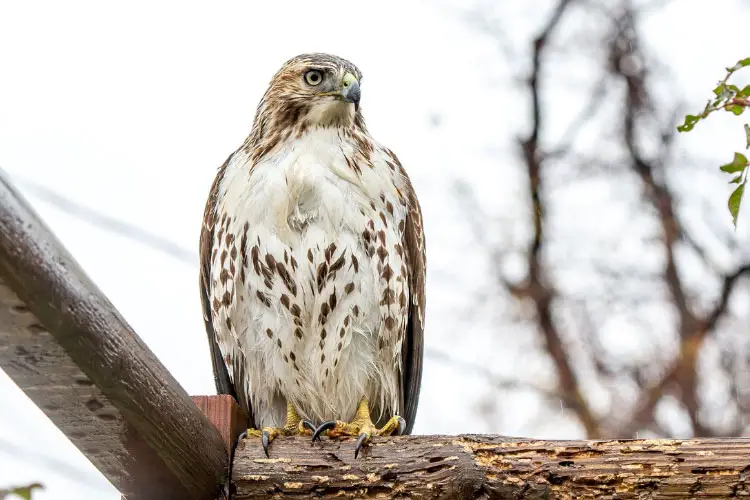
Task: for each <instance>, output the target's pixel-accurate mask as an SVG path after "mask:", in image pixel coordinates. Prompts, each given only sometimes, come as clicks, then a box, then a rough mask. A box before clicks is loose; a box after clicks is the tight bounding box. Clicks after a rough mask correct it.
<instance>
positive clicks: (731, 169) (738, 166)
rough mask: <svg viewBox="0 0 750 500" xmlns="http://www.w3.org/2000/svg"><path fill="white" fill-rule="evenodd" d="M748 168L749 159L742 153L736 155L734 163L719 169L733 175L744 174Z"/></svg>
mask: <svg viewBox="0 0 750 500" xmlns="http://www.w3.org/2000/svg"><path fill="white" fill-rule="evenodd" d="M745 167H747V157H746V156H745V155H743V154H742V153H734V159H733V160H732V163H727V164H726V165H722V166H721V167H719V168H720V169H721V171H722V172H727V173H729V174H733V173H736V172H742V171H743V170H745Z"/></svg>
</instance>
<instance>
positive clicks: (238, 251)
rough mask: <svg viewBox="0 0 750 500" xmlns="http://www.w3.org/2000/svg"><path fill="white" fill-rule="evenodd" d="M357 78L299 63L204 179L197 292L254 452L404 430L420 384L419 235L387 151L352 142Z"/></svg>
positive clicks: (326, 63) (340, 69)
mask: <svg viewBox="0 0 750 500" xmlns="http://www.w3.org/2000/svg"><path fill="white" fill-rule="evenodd" d="M361 80H362V74H361V72H360V70H359V69H358V68H357V67H356V66H355V65H354V64H352V63H351V62H349V61H347V60H345V59H342V58H340V57H336V56H333V55H328V54H319V53H315V54H302V55H299V56H297V57H294V58H292V59H290V60H289V61H287V62H286V63H285V64H284V65H283V66H282V67H281V69H280V70H279V71H278V72H277V73H276V74H275V76H274V77H273V78H272V80H271V82H270V84H269V86H268V88H267V90H266V92H265V94H264V96H263V98H262V100H261V101H260V103H259V105H258V108H257V110H256V114H255V119H254V121H253V125H252V129H251V132H250V135H249V136H248V137H247V139H246V140H245V142H244V143H243V144H242V145H241V146H240V147H239V148H238V149H237V150H236V151H235V152H234V153H232V154H231V155H230V156H229V158H228V159H227V160H226V162H225V163H224V164H223V165H222V166H221V167H220V168H219V170H218V173H217V175H216V178H215V180H214V182H213V185H212V187H211V190H210V193H209V197H208V202H207V204H206V209H205V214H204V221H203V227H202V231H201V236H200V290H201V298H202V303H203V313H204V320H205V326H206V330H207V333H208V338H209V344H210V347H211V357H212V361H213V370H214V378H215V382H216V388H217V391H218V393H219V394H231V395H233V396H234V397H235V398H236V399H237V401H238V402H239V404H240V406H241V407H242V408H243V409H244V410H245V411H246V412H247V414H248V415H249V417H250V423H251V426H252V428H251V429H249V430H248V435H250V436H255V437H260V438H261V441H262V444H263V448H264V450H265V453H266V455H268V445H269V443H270V442H271V441H272V440H273V439H274V438H275V437H276V436H279V435H293V434H305V435H312V439H313V440H315V439H317V438H319V437H320V436H321V435H323V434H325V435H327V436H329V437H335V436H357V437H358V439H357V442H356V447H355V457H356V456H357V453H358V452H359V451H360V449H361V448H362V446H364V445H365V444H367V443H368V442H369V440H370V438H371V437H372V436H374V435H390V434H408V433H410V432H411V429H412V426H413V424H414V418H415V416H416V411H417V403H418V399H419V390H420V382H421V377H422V344H423V340H422V339H423V331H424V320H425V318H424V315H425V239H424V233H423V229H422V215H421V209H420V205H419V202H418V201H417V196H416V194H415V192H414V189H413V187H412V185H411V181H410V180H409V177H408V176H407V174H406V171H405V170H404V168H403V167H402V166H401V163H400V162H399V160H398V158H397V157H396V155H395V154H394V153H393V152H392V151H391V150H390V149H388V148H386V147H385V146H383V145H381V144H380V143H378V142H377V141H375V140H374V139H373V138H372V137H371V136H370V134H369V133H368V131H367V128H366V126H365V120H364V118H363V115H362V109H361V108H360V106H359V102H360V83H361Z"/></svg>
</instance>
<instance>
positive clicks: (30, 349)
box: [0, 171, 229, 500]
mask: <svg viewBox="0 0 750 500" xmlns="http://www.w3.org/2000/svg"><path fill="white" fill-rule="evenodd" d="M0 367H1V368H2V369H3V370H4V371H5V372H6V373H7V374H8V375H9V376H10V377H11V378H12V379H13V380H14V381H15V383H16V384H18V386H19V387H20V388H21V389H22V390H23V391H24V392H25V393H26V394H27V395H28V396H29V397H30V398H31V400H32V401H34V403H35V404H36V405H37V406H38V407H39V408H40V409H41V410H42V411H43V412H44V413H45V414H46V415H47V416H48V417H49V418H50V419H51V420H52V422H54V424H55V425H56V426H57V427H58V428H59V429H60V430H61V431H62V432H63V433H64V434H65V435H66V436H67V437H68V438H69V439H70V440H71V441H72V442H73V444H75V445H76V446H77V447H78V449H80V450H81V452H82V453H83V454H84V455H86V457H88V459H89V460H90V461H91V462H92V463H93V464H94V465H95V466H96V467H97V468H98V469H99V471H101V473H102V474H104V476H105V477H106V478H107V479H108V480H109V481H110V482H111V483H112V484H113V485H114V486H115V487H116V488H117V489H118V490H119V491H120V492H121V493H122V494H123V495H124V496H125V497H127V498H128V499H138V500H141V499H152V498H153V499H157V498H158V499H162V498H181V499H182V498H185V499H214V498H216V497H217V496H218V495H219V494H220V493H221V491H222V488H223V486H224V484H225V482H226V479H227V476H228V467H229V456H228V454H227V451H226V448H225V444H224V442H223V441H222V437H221V436H220V434H219V432H218V431H217V430H216V429H215V428H214V426H213V425H211V423H210V422H209V421H208V419H207V418H206V417H205V415H204V414H203V412H202V411H201V409H199V408H198V406H196V405H195V403H194V402H193V401H191V399H190V397H189V396H188V394H187V393H186V392H185V390H184V389H183V388H182V387H181V386H180V385H179V384H178V383H177V381H176V380H175V379H174V377H173V376H172V375H171V374H170V373H169V372H168V371H167V369H166V368H165V367H164V366H163V365H162V364H161V363H160V362H159V360H158V359H157V358H156V356H155V355H154V354H153V353H152V352H151V350H150V349H149V348H148V347H147V346H146V345H145V344H144V343H143V341H142V340H141V339H140V338H139V337H138V335H137V334H136V333H135V332H134V331H133V330H132V329H131V328H130V326H129V325H128V324H127V323H126V322H125V320H124V319H123V318H122V316H120V314H119V313H118V312H117V310H116V309H115V307H114V306H113V305H112V304H111V303H110V302H109V300H107V298H106V297H105V296H104V294H102V292H101V291H100V290H99V289H98V287H97V286H96V285H95V284H94V283H93V282H92V281H91V280H90V279H89V278H88V276H86V274H85V273H84V272H83V271H82V270H81V268H80V266H79V265H78V264H77V263H76V261H75V260H74V259H73V257H72V256H71V255H70V254H69V253H68V252H67V251H66V250H65V248H64V247H63V246H62V244H61V243H60V242H59V241H58V240H57V238H56V237H55V236H54V235H53V234H52V233H51V232H50V231H49V229H48V228H47V227H46V226H45V224H44V223H43V222H42V221H41V219H40V218H39V216H38V215H37V214H36V213H35V212H34V211H33V209H31V207H30V206H29V205H28V204H27V202H26V201H25V200H24V198H23V197H22V196H21V195H20V194H19V193H18V192H17V191H16V190H15V189H14V188H13V186H12V184H11V183H10V181H9V180H8V178H7V177H6V176H5V175H4V174H3V172H2V171H0Z"/></svg>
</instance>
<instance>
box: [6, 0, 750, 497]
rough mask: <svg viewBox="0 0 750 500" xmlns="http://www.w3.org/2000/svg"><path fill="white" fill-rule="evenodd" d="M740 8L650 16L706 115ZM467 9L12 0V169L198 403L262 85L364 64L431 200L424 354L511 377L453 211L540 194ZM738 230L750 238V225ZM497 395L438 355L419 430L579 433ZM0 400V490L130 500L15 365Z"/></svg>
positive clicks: (391, 130)
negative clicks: (473, 200)
mask: <svg viewBox="0 0 750 500" xmlns="http://www.w3.org/2000/svg"><path fill="white" fill-rule="evenodd" d="M739 3H740V2H738V1H735V0H714V1H713V2H711V3H710V9H709V7H708V6H707V4H706V1H705V0H683V1H675V2H673V4H672V6H671V7H669V8H668V9H667V10H665V11H664V12H662V13H660V14H659V15H658V16H655V17H654V18H653V19H650V20H649V22H648V23H647V29H648V32H647V35H648V37H649V41H650V42H652V44H653V46H651V47H650V49H651V50H652V51H653V52H654V53H656V54H658V55H659V57H661V58H663V60H664V61H666V62H668V64H669V67H670V70H671V71H672V72H673V73H674V75H676V77H677V81H679V82H680V86H681V88H680V89H678V92H679V93H680V94H681V95H682V97H684V98H685V99H688V100H692V102H693V103H695V106H700V105H702V104H703V102H704V101H705V99H706V98H707V92H710V89H711V88H713V87H712V85H713V84H714V82H715V80H717V79H718V78H720V77H721V76H723V75H722V73H723V66H724V65H727V64H731V63H733V62H735V61H736V60H737V59H740V58H741V57H745V56H748V55H750V54H748V53H743V50H745V49H746V48H747V47H748V45H747V34H746V32H745V33H744V34H743V33H741V32H740V31H741V30H739V29H736V30H733V29H727V28H726V26H725V23H724V22H723V21H722V22H718V21H717V22H707V19H706V16H707V15H708V13H715V12H721V13H723V14H721V17H722V19H728V18H731V19H733V20H734V22H735V23H736V25H738V26H739V25H743V26H749V25H750V15H749V14H748V11H749V10H750V9H746V10H740V9H739V8H738V7H737V6H738V5H739ZM505 4H507V6H505V7H503V8H504V9H505V11H501V12H500V14H501V15H500V16H499V18H498V19H497V22H498V26H503V29H504V30H506V31H505V32H504V33H503V36H504V37H507V39H511V40H512V39H520V38H521V37H522V36H524V35H527V34H528V33H531V32H532V31H533V30H534V29H536V28H537V27H538V26H539V25H540V24H541V23H542V22H544V21H545V20H546V12H547V6H548V5H549V4H550V2H547V1H541V0H540V1H536V2H521V1H520V0H519V1H517V2H505ZM467 9H469V6H468V4H462V3H461V2H459V1H458V0H456V1H454V2H453V3H449V2H443V3H438V2H427V1H423V2H421V1H393V0H388V1H385V0H380V1H378V2H368V3H365V2H353V1H351V0H348V1H346V2H342V1H326V2H304V1H284V2H282V1H279V2H240V1H226V2H221V3H219V2H211V3H209V2H203V3H197V2H184V1H181V2H167V1H164V2H158V3H157V2H145V1H134V2H123V3H114V2H101V1H98V2H97V1H89V2H85V1H80V0H68V1H65V2H53V1H49V2H39V1H24V2H11V1H6V0H0V168H2V169H3V170H5V171H6V172H7V173H9V174H10V175H11V177H12V178H13V179H14V181H15V182H16V183H17V184H18V186H19V187H20V188H21V190H22V191H23V192H24V193H26V194H27V196H28V199H29V201H30V202H31V203H32V204H33V206H34V207H35V208H36V209H37V210H38V211H39V212H40V214H41V215H42V216H43V218H44V219H45V221H46V222H47V223H48V224H49V226H50V227H51V228H52V230H53V231H54V232H55V233H56V234H57V235H58V237H59V238H60V239H61V240H62V241H63V242H64V244H65V245H66V246H67V247H68V248H69V249H70V250H71V252H72V253H73V255H74V256H75V257H76V258H77V259H78V261H79V262H80V264H81V265H82V266H83V268H84V269H85V270H86V271H87V272H88V273H89V274H90V276H91V277H92V278H93V279H94V281H95V282H96V283H97V284H98V285H99V286H100V287H101V289H102V290H103V291H104V293H105V294H106V295H107V296H108V297H109V298H110V299H111V301H112V302H113V303H114V304H115V305H116V306H117V307H118V309H119V310H120V311H121V312H122V313H123V315H124V317H125V318H126V319H127V321H128V322H130V324H131V325H132V326H133V327H134V328H135V330H136V331H137V332H138V333H139V335H140V336H141V337H142V338H143V339H144V340H145V341H146V343H147V344H148V346H149V347H150V348H151V349H152V350H153V351H154V352H155V353H156V355H157V356H158V357H159V358H160V359H161V360H162V362H163V363H164V364H165V365H166V366H167V368H168V369H169V370H170V371H171V372H172V373H173V374H174V375H175V377H176V378H177V380H178V381H179V382H180V383H181V384H182V385H183V387H184V388H185V389H186V390H187V392H188V393H190V394H194V395H197V394H211V393H213V392H214V387H213V380H212V375H211V367H210V364H209V357H208V352H207V342H206V335H205V332H204V330H203V322H202V319H201V309H200V303H199V294H198V284H197V283H198V282H197V243H198V235H199V231H200V223H201V218H202V211H203V207H204V204H205V200H206V196H207V193H208V189H209V187H210V184H211V181H212V179H213V177H214V175H215V172H216V168H217V167H218V166H219V165H220V164H221V163H222V162H223V161H224V159H225V158H226V157H227V156H228V155H229V153H231V152H232V151H233V150H234V149H235V148H236V147H237V146H238V145H239V144H240V143H241V142H242V141H243V140H244V138H245V136H246V135H247V134H248V132H249V130H250V125H251V122H252V118H253V113H254V110H255V106H256V104H257V102H258V100H259V99H260V97H261V95H262V93H263V91H264V89H265V86H266V84H267V83H268V80H269V79H270V77H271V76H272V75H273V73H274V72H275V71H276V70H277V69H278V67H279V66H280V65H281V64H282V63H283V62H284V61H285V60H287V59H288V58H290V57H292V56H294V55H296V54H299V53H301V52H312V51H324V52H331V53H334V54H337V55H340V56H343V57H346V58H348V59H350V60H351V61H352V62H354V63H355V64H357V65H358V66H359V67H360V69H361V70H362V71H363V73H364V80H363V85H362V107H363V110H364V113H365V117H366V120H367V122H368V126H369V129H370V131H371V133H372V134H373V135H374V136H375V137H376V138H377V139H378V140H379V141H380V142H382V143H384V144H386V145H387V146H389V147H390V148H391V149H393V150H394V151H395V152H396V154H397V155H398V156H399V157H400V159H401V161H402V163H403V164H404V165H405V167H406V168H407V170H408V172H409V173H410V175H411V177H412V180H413V183H414V185H415V187H416V190H417V193H418V195H419V197H420V200H421V202H422V206H423V210H424V217H425V221H426V233H427V244H428V269H429V273H428V312H427V325H428V326H427V337H426V339H427V345H428V347H429V348H431V349H435V350H439V351H450V352H451V353H452V354H453V355H454V356H456V357H458V358H459V359H463V360H465V361H467V362H469V363H474V362H477V363H480V364H483V365H487V366H490V367H491V366H493V365H495V364H497V365H499V364H505V363H513V360H512V359H509V356H507V355H505V354H504V353H503V352H502V351H492V352H491V353H488V352H487V351H486V349H483V347H486V346H487V345H488V344H487V342H488V341H487V340H486V339H485V338H484V336H482V335H481V332H474V333H475V335H474V336H473V337H471V338H472V340H474V341H475V343H474V344H469V343H468V342H462V340H465V339H466V338H467V337H466V336H465V335H463V334H462V333H463V332H457V331H456V330H455V329H456V328H458V327H459V326H460V325H461V324H462V323H461V322H460V321H456V317H455V316H456V315H458V314H460V313H461V311H464V310H465V308H466V305H467V304H468V302H470V297H471V295H470V292H471V291H472V290H473V288H474V286H475V284H476V283H477V282H479V281H480V278H481V276H480V271H478V270H477V269H480V268H477V269H475V270H473V271H472V270H469V271H467V272H462V273H458V272H456V270H455V268H456V265H457V264H458V263H460V262H462V261H463V260H462V256H465V254H466V252H470V251H471V250H470V248H469V247H470V244H469V243H468V242H467V241H468V239H469V232H468V230H467V229H466V228H465V224H464V223H463V219H462V218H461V216H460V214H458V213H456V205H455V204H452V203H450V202H449V201H447V200H448V197H449V196H450V193H451V190H450V186H451V183H452V181H453V180H455V179H458V178H460V179H464V180H466V181H467V182H468V183H469V184H470V185H472V186H475V187H476V188H477V189H478V192H479V193H480V195H481V196H482V197H483V199H490V198H492V199H494V200H496V201H497V203H498V204H499V206H502V203H503V201H502V200H512V199H514V197H517V196H519V193H520V192H522V189H523V186H522V185H521V186H519V185H518V184H517V183H516V182H515V179H509V178H508V177H507V176H506V175H509V174H508V173H507V172H505V171H504V170H503V156H504V155H510V154H512V153H513V149H512V148H513V143H512V140H513V138H514V137H515V135H516V134H517V133H519V132H518V131H520V130H521V129H522V128H523V127H524V126H525V125H526V122H525V118H523V116H524V114H523V113H524V111H525V110H526V105H527V103H526V102H524V101H522V100H519V99H518V97H519V94H518V93H517V90H514V89H513V87H511V83H512V79H513V78H514V76H515V75H514V74H513V70H515V69H518V65H517V64H514V63H513V62H512V61H509V60H507V54H506V53H504V52H503V50H502V46H501V45H502V44H499V43H498V41H497V39H496V38H493V37H490V36H488V35H487V34H485V33H482V32H480V31H478V30H476V28H475V26H473V25H472V24H470V23H469V22H467V19H466V18H465V17H464V16H462V15H460V13H461V12H465V11H466V10H467ZM502 14H504V15H507V18H503V17H502ZM504 19H510V20H512V22H508V23H506V24H502V22H503V20H504ZM743 44H744V48H743ZM735 47H739V49H736V48H735ZM717 53H718V54H719V55H718V56H717ZM715 122H716V125H715V128H714V129H712V130H707V128H706V127H703V128H701V129H700V130H699V129H696V131H695V132H694V134H693V137H692V138H688V139H692V140H694V141H695V144H696V146H694V147H695V150H696V151H697V152H698V153H699V154H701V155H705V156H706V157H707V158H713V159H716V160H715V162H716V164H717V165H718V162H719V161H720V160H722V159H723V157H724V156H726V155H727V154H728V153H727V152H728V151H730V150H734V149H736V147H737V146H738V145H741V144H742V136H741V134H742V132H741V127H738V126H736V125H737V124H736V122H732V123H730V122H729V121H727V120H726V119H724V118H718V119H716V120H715ZM732 125H734V126H732ZM551 126H552V127H553V128H554V126H555V125H554V124H552V125H551ZM679 140H680V141H684V140H685V138H684V137H680V138H679ZM722 181H723V179H722ZM487 186H493V189H492V192H491V193H489V192H488V191H487ZM40 188H45V189H49V190H53V191H54V192H57V193H60V194H63V195H65V196H66V197H69V198H70V199H73V200H75V201H76V202H77V203H80V204H82V205H84V206H88V207H92V208H94V209H95V210H97V211H100V212H101V213H102V214H105V215H107V216H111V217H115V218H117V219H119V220H122V221H124V222H127V223H129V224H132V225H134V226H137V227H139V228H142V229H143V230H145V231H148V232H150V233H152V234H154V235H158V236H159V237H162V238H165V239H167V240H168V241H170V242H172V243H173V244H174V245H176V246H177V248H179V249H184V253H181V254H180V255H178V256H174V255H172V256H170V255H167V254H165V253H163V252H160V251H158V250H156V249H154V248H152V247H150V246H148V245H144V244H142V243H139V242H137V241H134V240H132V239H130V238H127V237H123V236H121V235H117V234H116V233H115V232H112V231H108V230H106V229H104V228H101V227H97V226H95V225H91V224H90V223H88V222H86V221H82V220H81V219H80V218H78V217H75V216H71V215H70V214H67V213H65V212H64V211H62V210H60V209H59V207H56V206H54V205H53V204H50V203H47V202H45V201H44V199H43V198H42V197H40V195H39V194H40V192H41V191H40ZM726 194H728V191H727V192H722V191H719V192H718V194H717V196H725V195H726ZM746 213H747V212H746ZM741 222H742V221H741ZM739 231H740V233H742V234H746V231H747V225H742V224H741V227H740V229H739ZM476 257H477V258H480V257H479V256H476ZM463 324H465V323H463ZM480 353H482V354H480ZM528 368H529V369H530V370H534V369H535V368H536V367H534V366H530V367H528ZM487 390H488V389H487V387H486V386H485V385H484V383H483V382H482V380H481V379H479V378H477V377H474V376H471V375H468V374H466V373H459V372H457V371H455V369H454V368H451V367H447V366H444V365H442V364H440V363H439V362H437V361H434V360H429V359H428V361H427V363H426V366H425V371H424V383H423V390H422V398H421V402H420V411H419V414H418V418H417V424H416V427H415V432H417V433H459V432H487V431H495V432H502V433H505V434H510V435H513V434H515V435H519V434H524V435H532V434H533V435H535V436H538V437H580V436H581V435H582V434H581V429H580V428H579V427H578V426H577V425H576V424H575V423H573V422H567V421H566V420H564V419H563V420H560V421H557V422H555V424H554V425H545V424H544V423H539V424H538V426H537V427H535V428H533V429H530V428H528V426H526V425H525V424H526V423H527V420H528V413H529V412H533V407H528V406H525V405H533V404H534V403H533V401H531V400H525V399H523V398H520V399H518V400H517V401H516V404H518V405H519V406H518V407H519V411H518V412H517V414H516V415H515V417H514V416H513V415H511V416H510V417H509V418H506V419H504V421H503V422H502V426H501V428H489V427H488V425H487V423H486V422H484V421H482V420H481V419H478V418H476V416H475V413H476V408H475V407H474V406H472V405H473V402H475V401H476V400H477V398H478V397H479V396H481V395H482V394H484V393H485V392H486V391H487ZM0 402H1V403H0V488H2V487H3V486H6V485H8V484H15V483H23V482H31V481H41V482H43V483H44V484H45V486H46V492H45V493H43V494H40V495H38V498H39V499H73V498H75V499H84V498H85V499H88V498H91V499H93V498H97V499H98V498H106V499H112V500H114V499H117V498H119V496H118V495H117V493H116V491H115V490H114V488H113V487H112V486H111V485H109V483H108V482H107V481H106V480H105V479H104V478H103V477H102V476H101V475H100V474H99V473H98V472H97V471H96V469H95V468H93V466H92V465H91V464H90V463H89V462H88V461H87V460H86V459H85V458H84V457H83V456H82V455H81V454H80V453H79V452H78V451H77V450H76V448H75V447H74V446H73V445H72V444H71V443H70V442H68V441H67V439H66V438H65V437H64V436H63V435H62V434H61V433H60V432H59V431H57V430H56V428H55V427H54V426H53V425H52V424H51V423H50V422H49V421H48V420H47V419H46V417H44V415H43V414H42V413H41V411H39V410H38V409H37V408H36V407H35V406H34V405H33V404H32V403H31V402H30V401H29V400H28V399H27V398H26V397H25V396H24V395H23V393H22V392H21V391H20V390H19V389H18V388H17V387H16V386H15V385H14V384H13V382H12V381H11V380H10V379H9V378H8V377H7V376H6V375H5V374H4V373H3V372H1V371H0ZM521 410H522V411H521ZM197 445H199V444H197ZM19 450H23V451H22V452H19ZM31 450H33V451H31Z"/></svg>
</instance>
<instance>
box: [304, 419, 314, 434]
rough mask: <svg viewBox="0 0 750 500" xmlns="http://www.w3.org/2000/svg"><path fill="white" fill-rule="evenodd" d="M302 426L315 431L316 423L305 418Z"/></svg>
mask: <svg viewBox="0 0 750 500" xmlns="http://www.w3.org/2000/svg"><path fill="white" fill-rule="evenodd" d="M302 427H304V428H305V429H307V430H309V431H311V432H313V433H314V432H315V424H313V423H312V422H310V421H309V420H303V421H302Z"/></svg>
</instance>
